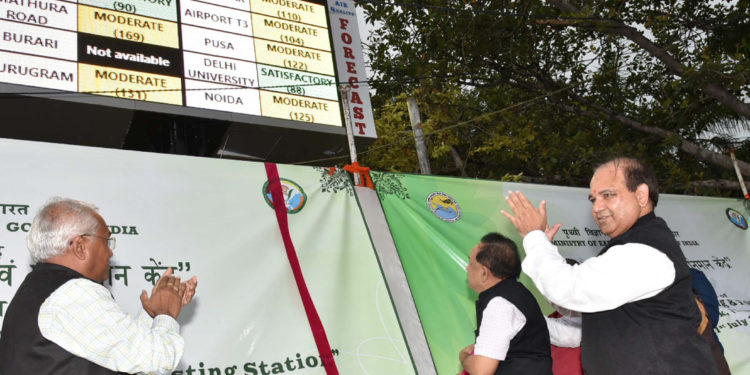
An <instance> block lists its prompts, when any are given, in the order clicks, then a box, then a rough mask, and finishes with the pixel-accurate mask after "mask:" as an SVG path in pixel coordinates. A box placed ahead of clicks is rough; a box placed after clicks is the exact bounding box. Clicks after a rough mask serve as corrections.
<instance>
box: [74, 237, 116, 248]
mask: <svg viewBox="0 0 750 375" xmlns="http://www.w3.org/2000/svg"><path fill="white" fill-rule="evenodd" d="M81 237H96V238H101V239H103V240H105V241H107V247H109V249H110V250H114V249H115V245H116V244H117V241H115V238H114V237H112V236H110V237H99V236H95V235H93V234H82V235H81Z"/></svg>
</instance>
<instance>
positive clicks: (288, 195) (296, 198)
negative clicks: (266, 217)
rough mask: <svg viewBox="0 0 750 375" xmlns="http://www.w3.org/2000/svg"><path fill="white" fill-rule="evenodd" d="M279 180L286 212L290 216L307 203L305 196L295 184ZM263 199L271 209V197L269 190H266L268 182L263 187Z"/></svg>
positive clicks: (283, 179) (290, 181)
mask: <svg viewBox="0 0 750 375" xmlns="http://www.w3.org/2000/svg"><path fill="white" fill-rule="evenodd" d="M280 180H281V194H282V196H283V197H284V205H285V206H286V212H287V213H290V214H296V213H297V212H300V211H301V210H302V208H303V207H305V203H307V194H305V191H304V190H302V188H301V187H300V186H299V185H298V184H297V183H296V182H294V181H292V180H287V179H285V178H282V179H280ZM263 197H264V198H265V199H266V203H268V205H269V206H271V208H273V197H271V190H270V189H269V188H268V181H266V183H265V184H264V185H263Z"/></svg>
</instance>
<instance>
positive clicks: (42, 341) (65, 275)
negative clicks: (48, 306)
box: [0, 263, 120, 375]
mask: <svg viewBox="0 0 750 375" xmlns="http://www.w3.org/2000/svg"><path fill="white" fill-rule="evenodd" d="M76 278H83V275H81V274H79V273H78V272H76V271H73V270H71V269H69V268H67V267H63V266H59V265H56V264H49V263H38V264H37V265H36V266H35V267H34V270H33V271H31V273H29V274H28V275H27V276H26V278H25V279H24V280H23V283H21V286H20V287H19V288H18V291H17V292H16V294H15V296H14V297H13V300H12V301H11V302H10V304H9V305H8V309H7V311H6V313H5V317H4V318H5V319H4V320H3V331H2V335H1V336H0V375H23V374H34V375H68V374H70V375H111V374H120V373H118V372H114V371H111V370H109V369H106V368H104V367H102V366H99V365H97V364H96V363H93V362H91V361H89V360H86V359H83V358H81V357H77V356H75V355H73V354H71V353H70V352H68V351H67V350H65V349H63V348H61V347H60V346H59V345H57V344H55V343H54V342H52V341H50V340H47V339H46V338H44V336H42V333H41V332H40V331H39V323H38V322H37V319H38V317H39V309H40V308H41V306H42V303H44V301H45V300H46V299H47V297H49V296H50V295H51V294H52V293H53V292H54V291H55V290H57V288H59V287H60V286H62V285H63V284H65V283H66V282H68V281H69V280H72V279H76Z"/></svg>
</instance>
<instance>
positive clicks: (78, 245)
mask: <svg viewBox="0 0 750 375" xmlns="http://www.w3.org/2000/svg"><path fill="white" fill-rule="evenodd" d="M68 251H70V253H71V254H73V256H74V257H76V259H78V260H84V259H86V256H87V255H88V250H87V249H86V240H85V239H84V238H83V236H76V238H74V239H73V241H70V246H68Z"/></svg>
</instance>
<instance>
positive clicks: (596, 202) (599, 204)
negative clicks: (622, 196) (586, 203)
mask: <svg viewBox="0 0 750 375" xmlns="http://www.w3.org/2000/svg"><path fill="white" fill-rule="evenodd" d="M603 208H604V201H602V200H601V199H595V200H594V205H593V207H592V208H591V210H592V211H593V212H599V211H601V210H602V209H603Z"/></svg>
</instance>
